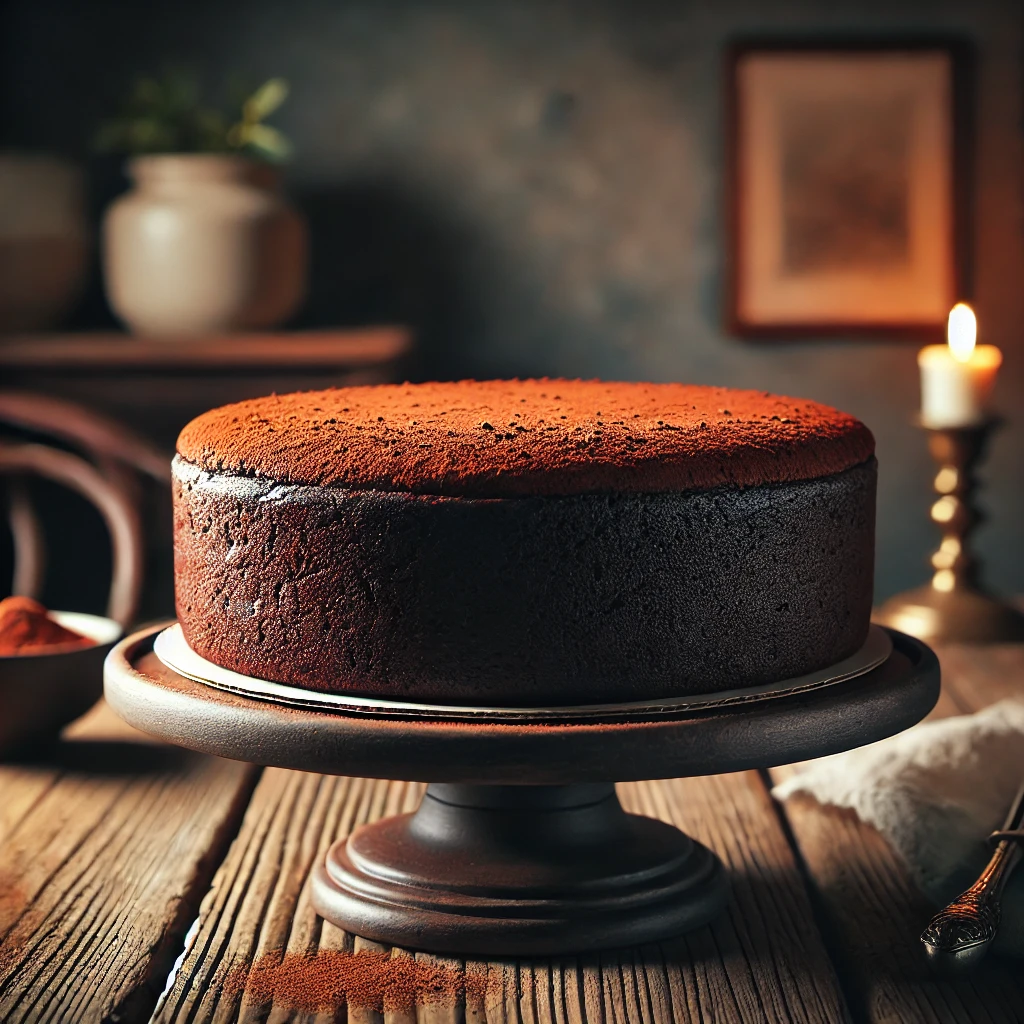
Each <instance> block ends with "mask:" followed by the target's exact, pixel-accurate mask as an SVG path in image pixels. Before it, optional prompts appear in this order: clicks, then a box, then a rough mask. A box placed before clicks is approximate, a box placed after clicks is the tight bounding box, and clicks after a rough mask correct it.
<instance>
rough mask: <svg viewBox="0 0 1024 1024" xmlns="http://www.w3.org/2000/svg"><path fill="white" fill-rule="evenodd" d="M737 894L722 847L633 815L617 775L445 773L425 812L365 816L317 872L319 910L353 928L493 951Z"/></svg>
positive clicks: (677, 925) (642, 935)
mask: <svg viewBox="0 0 1024 1024" xmlns="http://www.w3.org/2000/svg"><path fill="white" fill-rule="evenodd" d="M727 898H728V889H727V886H726V882H725V873H724V871H723V869H722V865H721V862H720V861H719V860H718V858H717V857H716V856H715V855H714V854H713V853H711V851H710V850H708V849H707V848H706V847H704V846H701V845H700V844H699V843H697V842H695V841H694V840H692V839H690V838H689V837H688V836H686V835H684V834H683V833H682V832H680V831H679V830H678V829H676V828H673V827H672V826H671V825H666V824H665V823H664V822H660V821H655V820H654V819H652V818H645V817H640V816H638V815H634V814H627V813H626V812H625V811H624V810H623V809H622V806H621V805H620V803H619V801H618V798H617V797H616V795H615V787H614V786H613V785H611V784H610V783H606V784H602V783H595V784H578V785H567V786H478V785H456V784H437V783H434V784H432V785H430V786H429V787H428V788H427V792H426V795H425V796H424V798H423V802H422V804H421V805H420V807H419V810H417V811H416V812H415V813H414V814H403V815H399V816H396V817H392V818H385V819H384V820H383V821H378V822H376V823H375V824H372V825H366V826H364V827H363V828H361V829H359V830H358V831H357V832H355V833H354V834H353V835H352V836H351V837H350V838H349V839H348V840H343V841H341V842H339V843H336V844H335V845H334V846H333V847H332V848H331V849H330V851H329V852H328V854H327V858H326V861H325V862H324V863H322V864H321V865H320V866H319V867H318V868H317V869H316V871H315V873H314V875H313V905H314V906H315V908H316V910H317V912H318V913H319V914H320V915H321V916H323V917H324V918H326V919H327V920H328V921H332V922H333V923H335V924H338V925H339V926H342V927H344V928H346V929H348V930H349V931H354V932H355V933H356V934H358V935H362V936H365V937H367V938H371V939H377V940H380V941H386V942H389V943H392V944H397V945H400V946H406V947H410V948H413V949H430V950H435V951H438V952H452V953H456V952H465V951H467V950H470V951H474V952H478V953H481V954H487V955H502V954H507V953H508V952H509V950H521V951H523V952H527V951H528V952H529V953H531V954H533V955H544V954H553V953H559V952H564V951H565V950H567V949H584V948H594V947H607V946H614V945H621V944H627V945H629V944H633V943H638V942H647V941H652V940H655V939H662V938H667V937H668V936H670V935H676V934H678V933H680V932H684V931H688V930H689V929H691V928H695V927H697V926H699V925H702V924H705V923H706V922H708V921H710V920H711V919H712V918H713V917H715V916H716V915H717V914H718V912H719V911H720V910H721V909H722V907H723V906H724V905H725V903H726V900H727Z"/></svg>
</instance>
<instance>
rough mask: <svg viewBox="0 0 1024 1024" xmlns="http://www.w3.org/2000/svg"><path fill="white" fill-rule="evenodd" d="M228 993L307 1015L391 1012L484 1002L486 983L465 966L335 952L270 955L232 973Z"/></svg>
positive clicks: (483, 977)
mask: <svg viewBox="0 0 1024 1024" xmlns="http://www.w3.org/2000/svg"><path fill="white" fill-rule="evenodd" d="M224 988H225V990H226V991H227V992H229V993H239V992H241V991H243V990H244V991H245V993H246V995H247V996H248V997H249V999H250V1000H252V1001H254V1002H256V1003H269V1002H270V1001H271V1000H273V1001H275V1002H277V1003H279V1004H283V1005H287V1006H289V1007H291V1008H293V1009H296V1010H299V1011H301V1012H305V1013H317V1012H319V1011H323V1010H332V1009H337V1008H339V1007H341V1006H342V1005H348V1006H359V1007H365V1008H367V1009H372V1010H377V1011H379V1012H388V1011H396V1010H406V1009H409V1008H411V1007H414V1006H425V1005H441V1006H455V1005H457V1004H458V1003H459V1002H460V1001H461V1000H462V999H463V998H468V999H469V1000H471V1001H473V1000H482V999H483V997H484V994H485V992H486V989H487V979H486V977H485V976H484V975H481V974H476V973H474V972H472V971H465V970H463V969H462V967H456V966H453V965H451V964H443V963H433V962H430V961H425V960H416V959H414V958H413V957H411V956H396V957H393V956H392V955H391V954H390V953H387V952H371V951H364V952H360V953H350V952H347V951H346V950H333V949H331V950H321V951H320V952H318V953H316V954H315V955H305V954H300V953H287V954H285V955H283V956H282V954H281V952H280V951H276V952H270V953H266V954H264V955H263V956H261V957H260V958H259V960H257V961H256V962H255V963H254V964H253V965H252V966H251V967H250V966H242V967H239V968H236V969H235V970H234V971H232V972H231V974H229V975H228V978H227V980H226V981H225V984H224Z"/></svg>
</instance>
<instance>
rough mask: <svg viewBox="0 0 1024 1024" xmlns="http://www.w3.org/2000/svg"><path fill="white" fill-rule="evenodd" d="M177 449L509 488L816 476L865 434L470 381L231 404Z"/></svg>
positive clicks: (612, 393)
mask: <svg viewBox="0 0 1024 1024" xmlns="http://www.w3.org/2000/svg"><path fill="white" fill-rule="evenodd" d="M178 452H179V454H180V455H181V457H182V458H183V459H185V460H186V461H188V462H190V463H192V464H193V465H195V466H198V467H199V468H200V469H202V470H206V471H208V472H213V473H228V474H233V475H237V476H248V477H259V478H263V479H269V480H273V481H275V482H277V483H284V484H289V483H290V484H301V485H308V486H328V487H343V488H348V489H352V490H378V491H400V492H401V491H404V492H411V493H415V494H425V495H438V496H447V497H475V498H503V497H522V496H525V495H574V494H589V493H602V492H616V493H622V492H627V493H655V492H664V491H689V490H708V489H712V488H717V487H740V488H742V487H757V486H760V485H762V484H777V483H785V482H790V481H796V480H810V479H814V478H816V477H821V476H828V475H830V474H833V473H840V472H843V471H844V470H847V469H850V468H851V467H853V466H856V465H860V464H861V463H863V462H865V461H866V460H867V459H869V458H870V457H871V455H872V453H873V452H874V438H873V437H872V436H871V432H870V431H869V430H868V429H867V427H865V426H864V424H863V423H861V422H860V421H859V420H857V419H855V418H854V417H853V416H848V415H847V414H845V413H842V412H838V411H837V410H835V409H831V408H829V407H828V406H825V405H820V404H819V403H817V402H811V401H808V400H806V399H795V398H784V397H781V396H779V395H772V394H769V393H767V392H763V391H738V390H734V389H731V388H716V387H702V386H697V385H689V384H630V383H611V382H604V381H581V380H512V381H508V380H504V381H502V380H497V381H472V380H470V381H456V382H453V383H432V384H385V385H378V386H375V387H353V388H340V389H335V390H329V391H310V392H304V393H300V394H291V395H271V396H269V397H267V398H256V399H251V400H249V401H245V402H238V403H236V404H234V405H227V406H223V407H221V408H219V409H212V410H211V411H210V412H207V413H204V414H203V415H202V416H200V417H198V418H197V419H195V420H193V421H192V422H191V423H190V424H188V426H186V427H185V429H184V430H183V431H182V432H181V436H180V437H179V438H178Z"/></svg>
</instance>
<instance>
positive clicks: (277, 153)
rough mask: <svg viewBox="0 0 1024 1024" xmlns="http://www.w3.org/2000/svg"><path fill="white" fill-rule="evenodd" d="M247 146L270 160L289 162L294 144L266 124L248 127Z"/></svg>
mask: <svg viewBox="0 0 1024 1024" xmlns="http://www.w3.org/2000/svg"><path fill="white" fill-rule="evenodd" d="M247 129H248V130H247V131H246V133H245V134H246V140H245V145H246V147H247V148H248V149H252V150H255V151H256V152H257V153H259V154H260V155H261V156H264V157H267V158H268V159H270V160H287V159H288V157H289V156H291V153H292V144H291V143H290V142H289V141H288V139H287V138H286V137H285V136H284V135H283V134H282V133H281V132H279V131H278V130H277V129H276V128H271V127H270V125H266V124H253V125H248V126H247Z"/></svg>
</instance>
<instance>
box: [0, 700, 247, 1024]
mask: <svg viewBox="0 0 1024 1024" xmlns="http://www.w3.org/2000/svg"><path fill="white" fill-rule="evenodd" d="M256 774H257V772H256V769H253V768H251V767H250V766H247V765H241V764H236V763H233V762H229V761H223V760H221V759H219V758H213V757H206V756H200V755H197V754H190V753H186V752H185V751H181V750H177V749H174V748H170V747H164V746H158V745H156V744H153V743H150V742H148V741H147V740H146V738H145V737H143V736H142V734H141V733H137V732H135V731H134V730H131V729H129V728H128V726H126V725H124V724H123V723H122V722H120V720H119V719H116V718H115V717H114V715H113V714H112V712H110V711H109V710H108V709H107V708H106V706H105V705H103V704H100V705H99V706H98V707H97V708H96V709H94V711H93V712H91V713H90V714H89V715H88V716H86V718H84V719H82V720H81V721H80V722H79V723H77V724H76V725H75V726H74V727H73V728H72V730H70V731H69V733H68V734H67V735H66V738H65V739H64V740H63V741H61V742H60V743H59V744H58V745H57V746H56V747H55V748H54V749H53V750H52V751H48V752H45V753H41V754H40V756H39V758H38V759H37V760H36V761H34V762H32V763H23V764H7V765H2V766H0V791H2V792H3V801H2V803H0V1020H3V1021H4V1022H5V1024H16V1022H25V1024H28V1022H32V1024H36V1022H44V1021H53V1022H63V1021H128V1022H131V1021H139V1020H147V1019H148V1017H149V1014H150V1013H151V1012H152V1009H153V1007H154V1005H155V1004H156V1000H157V996H158V995H159V993H160V991H161V990H162V988H163V986H164V982H165V980H166V978H167V975H168V973H169V971H170V969H171V966H172V964H173V962H174V958H175V956H176V955H177V954H178V952H179V951H180V949H181V947H182V943H183V940H184V936H185V932H186V930H187V929H188V927H189V924H190V923H191V922H192V921H193V920H194V919H195V916H196V913H197V911H198V907H199V902H200V900H201V898H202V895H203V893H205V892H206V890H207V888H208V886H209V882H210V878H211V877H212V875H213V872H214V869H215V868H216V866H217V864H218V863H219V862H220V860H221V858H222V856H223V854H224V852H225V851H226V849H227V847H228V846H229V844H230V841H231V838H232V836H233V835H234V833H235V831H236V830H237V828H238V824H239V822H240V820H241V817H242V812H243V810H244V807H245V805H246V803H247V802H248V798H249V795H250V793H251V791H252V787H253V785H254V784H255V779H256Z"/></svg>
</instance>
